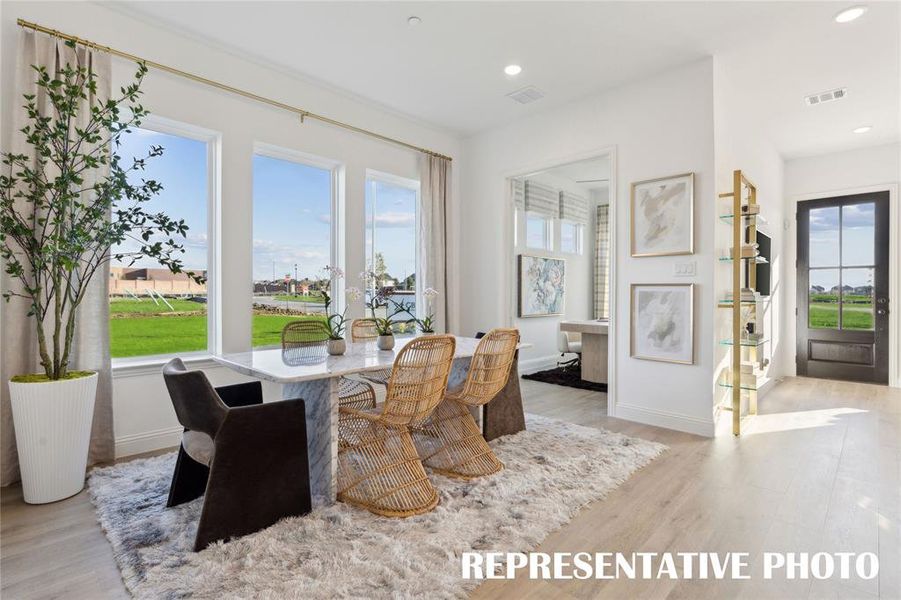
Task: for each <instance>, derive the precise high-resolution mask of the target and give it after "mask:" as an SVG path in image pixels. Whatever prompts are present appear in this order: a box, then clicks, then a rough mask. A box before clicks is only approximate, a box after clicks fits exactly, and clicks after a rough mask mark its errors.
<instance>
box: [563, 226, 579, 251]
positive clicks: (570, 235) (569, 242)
mask: <svg viewBox="0 0 901 600" xmlns="http://www.w3.org/2000/svg"><path fill="white" fill-rule="evenodd" d="M560 251H561V252H567V253H569V254H582V225H580V224H579V223H573V222H572V221H561V222H560Z"/></svg>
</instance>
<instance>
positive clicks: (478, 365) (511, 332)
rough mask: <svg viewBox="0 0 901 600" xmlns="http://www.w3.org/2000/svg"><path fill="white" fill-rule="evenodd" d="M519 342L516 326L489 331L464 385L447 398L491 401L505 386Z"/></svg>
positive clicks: (476, 403) (474, 402)
mask: <svg viewBox="0 0 901 600" xmlns="http://www.w3.org/2000/svg"><path fill="white" fill-rule="evenodd" d="M518 343H519V330H517V329H492V330H491V331H489V332H488V334H487V335H485V336H484V337H483V338H482V339H481V340H480V341H479V345H478V346H477V347H476V352H475V354H474V355H473V357H472V362H471V363H470V367H469V372H468V373H467V375H466V381H465V382H464V383H463V387H462V388H460V389H459V390H456V391H455V392H454V393H451V394H448V397H450V398H452V399H453V400H456V401H457V402H461V403H463V404H468V405H470V406H481V405H482V404H486V403H488V402H490V401H491V399H492V398H494V397H495V396H496V395H497V393H498V392H500V391H501V390H502V389H503V387H504V386H505V385H507V379H508V378H509V377H510V367H511V366H513V360H514V358H515V357H516V345H517V344H518Z"/></svg>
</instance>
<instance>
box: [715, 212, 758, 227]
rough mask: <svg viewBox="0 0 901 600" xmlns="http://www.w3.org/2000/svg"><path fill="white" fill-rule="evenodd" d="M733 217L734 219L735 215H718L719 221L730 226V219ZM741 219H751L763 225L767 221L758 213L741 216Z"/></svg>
mask: <svg viewBox="0 0 901 600" xmlns="http://www.w3.org/2000/svg"><path fill="white" fill-rule="evenodd" d="M734 217H735V215H719V218H720V221H722V222H723V223H728V224H729V225H731V224H732V219H733V218H734ZM741 218H742V219H744V220H745V221H750V220H751V219H758V220H760V221H762V222H764V223H766V222H767V220H766V219H764V218H763V215H761V214H760V213H757V214H756V215H741Z"/></svg>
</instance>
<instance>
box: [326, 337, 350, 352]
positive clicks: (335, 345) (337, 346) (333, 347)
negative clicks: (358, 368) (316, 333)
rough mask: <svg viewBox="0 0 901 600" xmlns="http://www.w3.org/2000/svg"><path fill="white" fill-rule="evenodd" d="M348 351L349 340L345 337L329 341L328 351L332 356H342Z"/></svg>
mask: <svg viewBox="0 0 901 600" xmlns="http://www.w3.org/2000/svg"><path fill="white" fill-rule="evenodd" d="M346 351H347V342H345V341H344V338H341V339H340V340H329V341H328V353H329V354H331V355H332V356H341V355H342V354H344V353H345V352H346Z"/></svg>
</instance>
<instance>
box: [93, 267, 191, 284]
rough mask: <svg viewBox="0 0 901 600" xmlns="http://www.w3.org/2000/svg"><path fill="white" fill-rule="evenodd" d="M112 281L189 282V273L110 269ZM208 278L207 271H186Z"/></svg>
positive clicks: (133, 268)
mask: <svg viewBox="0 0 901 600" xmlns="http://www.w3.org/2000/svg"><path fill="white" fill-rule="evenodd" d="M109 271H110V273H109V275H110V279H114V280H121V281H189V280H190V279H191V278H190V277H189V276H188V275H187V273H173V272H172V271H170V270H169V269H161V268H148V267H110V270H109ZM185 271H190V272H193V273H199V274H201V275H203V276H204V277H206V269H201V270H195V269H185Z"/></svg>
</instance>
